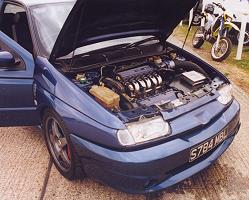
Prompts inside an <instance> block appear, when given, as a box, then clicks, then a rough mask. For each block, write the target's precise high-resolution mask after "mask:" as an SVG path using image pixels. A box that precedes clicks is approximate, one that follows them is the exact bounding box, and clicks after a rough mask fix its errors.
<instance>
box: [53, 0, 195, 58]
mask: <svg viewBox="0 0 249 200" xmlns="http://www.w3.org/2000/svg"><path fill="white" fill-rule="evenodd" d="M197 2H198V0H171V1H169V0H142V1H141V0H140V1H139V0H77V2H76V4H75V6H74V8H73V9H72V11H71V13H70V14H69V16H68V18H67V20H66V22H65V24H64V26H63V28H62V30H61V32H60V34H59V36H58V38H57V41H56V43H55V46H54V48H53V50H52V53H51V56H50V60H55V59H56V58H58V57H61V56H65V55H67V54H69V53H71V52H72V51H74V50H75V49H76V48H79V47H82V46H84V45H89V44H93V43H96V42H101V41H106V40H110V39H118V38H124V37H130V36H138V35H154V36H158V37H159V38H161V39H166V38H167V37H168V36H169V35H170V34H171V33H172V32H173V30H174V28H175V27H176V26H177V25H178V24H179V22H180V21H181V20H182V19H183V17H185V16H186V15H187V13H188V12H189V11H190V9H191V8H192V7H194V6H195V4H196V3H197Z"/></svg>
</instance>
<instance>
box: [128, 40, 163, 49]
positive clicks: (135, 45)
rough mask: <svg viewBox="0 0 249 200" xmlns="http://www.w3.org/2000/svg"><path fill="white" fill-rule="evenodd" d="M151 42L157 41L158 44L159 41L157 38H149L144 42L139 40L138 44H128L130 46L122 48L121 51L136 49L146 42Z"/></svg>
mask: <svg viewBox="0 0 249 200" xmlns="http://www.w3.org/2000/svg"><path fill="white" fill-rule="evenodd" d="M153 40H155V41H156V40H157V41H158V42H160V40H159V39H158V38H157V37H150V38H146V39H144V40H140V41H138V42H134V43H130V44H128V45H126V46H124V47H123V49H130V48H134V47H138V46H140V45H142V44H145V43H147V42H151V41H153Z"/></svg>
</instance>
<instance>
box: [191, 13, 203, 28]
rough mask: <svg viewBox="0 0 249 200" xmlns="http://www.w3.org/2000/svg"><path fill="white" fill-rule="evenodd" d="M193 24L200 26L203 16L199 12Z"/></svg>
mask: <svg viewBox="0 0 249 200" xmlns="http://www.w3.org/2000/svg"><path fill="white" fill-rule="evenodd" d="M193 25H194V26H200V25H201V16H200V15H199V14H196V15H195V16H194V20H193Z"/></svg>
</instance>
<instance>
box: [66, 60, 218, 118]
mask: <svg viewBox="0 0 249 200" xmlns="http://www.w3.org/2000/svg"><path fill="white" fill-rule="evenodd" d="M71 80H72V81H73V82H74V83H75V84H76V85H77V86H78V87H80V88H81V89H82V90H83V91H84V92H86V93H87V94H89V95H90V96H91V97H92V98H94V99H95V100H96V101H97V102H98V103H99V104H101V105H102V106H103V107H105V108H106V109H108V110H110V111H111V112H114V113H118V114H119V116H122V117H124V116H125V117H129V118H136V117H139V116H145V115H154V114H155V112H159V111H170V110H173V109H175V108H178V107H180V106H184V105H186V104H189V103H191V102H193V101H195V100H197V99H200V98H202V97H204V96H206V95H211V96H212V95H214V94H213V92H214V91H215V90H216V89H217V88H218V87H219V86H220V85H222V84H223V82H222V81H221V80H220V79H219V78H218V77H211V76H210V75H208V74H207V72H205V71H204V70H203V69H202V68H201V67H200V66H198V65H196V64H195V63H193V62H191V61H188V60H186V59H185V58H182V57H177V58H172V57H170V56H167V55H163V56H152V57H148V58H142V59H137V60H132V61H128V62H123V63H118V64H113V65H104V66H101V67H98V68H95V69H92V70H91V69H90V70H87V71H82V72H81V73H77V74H73V75H71Z"/></svg>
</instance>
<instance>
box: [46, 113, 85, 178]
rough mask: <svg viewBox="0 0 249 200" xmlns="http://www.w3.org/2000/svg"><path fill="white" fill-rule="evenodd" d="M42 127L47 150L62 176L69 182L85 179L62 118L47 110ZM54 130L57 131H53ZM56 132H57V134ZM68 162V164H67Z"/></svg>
mask: <svg viewBox="0 0 249 200" xmlns="http://www.w3.org/2000/svg"><path fill="white" fill-rule="evenodd" d="M55 124H57V125H58V126H57V125H56V126H57V128H55V127H56V126H55ZM42 125H43V131H44V138H45V142H46V146H47V149H48V151H49V154H50V156H51V158H52V160H53V163H54V165H55V167H56V168H57V169H58V171H59V172H60V173H61V175H62V176H64V177H65V178H66V179H69V180H75V179H79V178H84V177H85V173H84V172H83V169H82V167H81V166H82V165H81V163H80V160H79V158H78V155H77V154H76V152H75V150H74V148H73V146H72V142H71V140H70V137H69V135H70V133H69V131H68V129H67V128H66V126H65V124H64V122H63V121H62V119H61V118H60V116H59V115H58V114H57V113H55V112H54V111H53V110H51V109H47V110H46V111H45V114H44V116H43V123H42ZM53 129H54V130H57V131H53ZM55 132H57V134H56V133H55ZM58 135H60V137H58ZM51 138H53V139H51ZM59 138H60V139H59ZM52 140H53V141H52ZM60 148H61V149H62V150H61V151H60V153H58V151H59V150H58V149H60ZM58 154H61V155H60V156H61V158H59V156H58ZM66 157H67V158H66ZM67 159H68V160H67ZM67 161H68V163H66V162H67Z"/></svg>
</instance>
